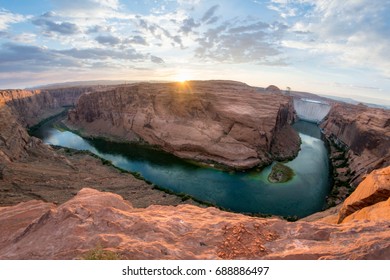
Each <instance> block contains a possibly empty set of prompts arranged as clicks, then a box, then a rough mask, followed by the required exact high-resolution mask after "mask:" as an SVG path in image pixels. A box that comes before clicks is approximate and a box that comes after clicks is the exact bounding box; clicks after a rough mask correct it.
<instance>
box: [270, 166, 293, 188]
mask: <svg viewBox="0 0 390 280" xmlns="http://www.w3.org/2000/svg"><path fill="white" fill-rule="evenodd" d="M294 175H295V173H294V171H293V170H292V169H291V168H290V167H288V166H286V165H284V164H282V163H280V162H278V163H276V164H275V165H274V166H273V167H272V171H271V173H270V174H269V176H268V181H270V182H271V183H285V182H288V181H290V180H291V179H292V178H293V177H294Z"/></svg>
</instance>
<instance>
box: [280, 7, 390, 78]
mask: <svg viewBox="0 0 390 280" xmlns="http://www.w3.org/2000/svg"><path fill="white" fill-rule="evenodd" d="M273 2H274V3H273V5H275V7H276V9H277V10H280V11H281V13H284V14H286V18H287V20H288V21H290V22H291V24H290V28H289V31H290V32H292V33H295V34H298V35H300V36H299V37H296V36H295V37H294V36H290V37H288V38H286V39H285V40H284V42H283V44H284V45H285V46H286V47H289V48H290V49H296V50H300V51H304V52H305V53H302V55H301V56H302V57H303V56H306V55H307V53H309V54H310V55H316V56H317V57H318V59H317V61H318V62H321V63H322V64H323V65H324V64H325V66H329V65H331V66H332V67H335V66H337V67H344V68H345V67H350V68H356V67H359V68H370V69H376V70H377V71H380V72H381V73H382V74H383V75H385V76H387V77H389V76H390V58H389V55H388V54H389V53H390V21H389V20H388V14H389V13H390V1H389V0H386V1H371V0H359V1H326V0H316V1H314V0H300V1H299V2H298V5H297V4H296V2H295V3H293V2H290V1H281V0H273ZM291 8H294V9H295V10H296V15H291V16H290V15H288V14H287V13H286V12H285V11H287V10H289V9H291ZM297 15H299V17H298V16H297ZM300 15H304V16H300Z"/></svg>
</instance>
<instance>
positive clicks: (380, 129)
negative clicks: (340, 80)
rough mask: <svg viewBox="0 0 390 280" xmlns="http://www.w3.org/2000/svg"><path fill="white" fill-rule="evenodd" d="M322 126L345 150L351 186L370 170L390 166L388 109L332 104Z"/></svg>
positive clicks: (326, 133) (389, 113)
mask: <svg viewBox="0 0 390 280" xmlns="http://www.w3.org/2000/svg"><path fill="white" fill-rule="evenodd" d="M321 127H322V128H323V130H324V133H325V135H326V136H327V137H328V138H330V139H333V140H335V142H336V143H338V144H340V145H341V146H344V147H345V148H346V149H348V152H347V158H348V165H349V172H351V175H352V176H351V177H352V179H351V181H350V183H351V184H352V185H353V186H357V185H358V184H359V183H360V182H361V181H362V179H363V178H364V176H365V175H367V174H368V173H370V172H371V171H372V170H374V169H378V168H381V167H385V166H388V165H390V111H389V110H384V109H374V108H369V107H366V106H357V105H350V104H335V105H334V106H333V107H332V109H331V111H330V112H329V115H328V117H327V118H326V120H325V121H324V122H323V123H322V124H321Z"/></svg>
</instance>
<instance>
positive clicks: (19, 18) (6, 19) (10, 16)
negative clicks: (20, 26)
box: [0, 8, 30, 31]
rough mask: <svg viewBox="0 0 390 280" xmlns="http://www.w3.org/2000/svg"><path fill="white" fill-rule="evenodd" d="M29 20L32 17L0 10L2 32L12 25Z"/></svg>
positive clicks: (0, 29)
mask: <svg viewBox="0 0 390 280" xmlns="http://www.w3.org/2000/svg"><path fill="white" fill-rule="evenodd" d="M28 18H30V16H25V15H21V14H16V13H12V12H10V11H7V10H4V9H1V8H0V31H4V30H7V29H8V27H9V26H10V25H11V24H13V23H18V22H23V21H25V20H27V19H28Z"/></svg>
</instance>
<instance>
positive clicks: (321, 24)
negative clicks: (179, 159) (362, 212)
mask: <svg viewBox="0 0 390 280" xmlns="http://www.w3.org/2000/svg"><path fill="white" fill-rule="evenodd" d="M389 14H390V0H295V1H292V0H225V1H216V0H161V1H155V0H128V1H125V0H101V1H99V0H78V1H62V0H40V1H37V0H12V1H9V0H7V1H4V0H0V88H3V89H4V88H25V87H31V86H36V85H43V84H50V83H57V82H68V81H82V80H101V79H104V80H164V81H165V80H173V81H176V80H210V79H229V80H236V81H241V82H245V83H247V84H249V85H252V86H260V87H267V86H268V85H271V84H273V85H276V86H278V87H279V88H280V89H282V90H283V89H286V88H287V87H289V88H291V90H296V91H308V92H313V93H317V94H328V95H335V96H341V97H351V98H354V99H357V100H359V101H366V102H373V103H377V104H383V105H390V16H388V15H389Z"/></svg>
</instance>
